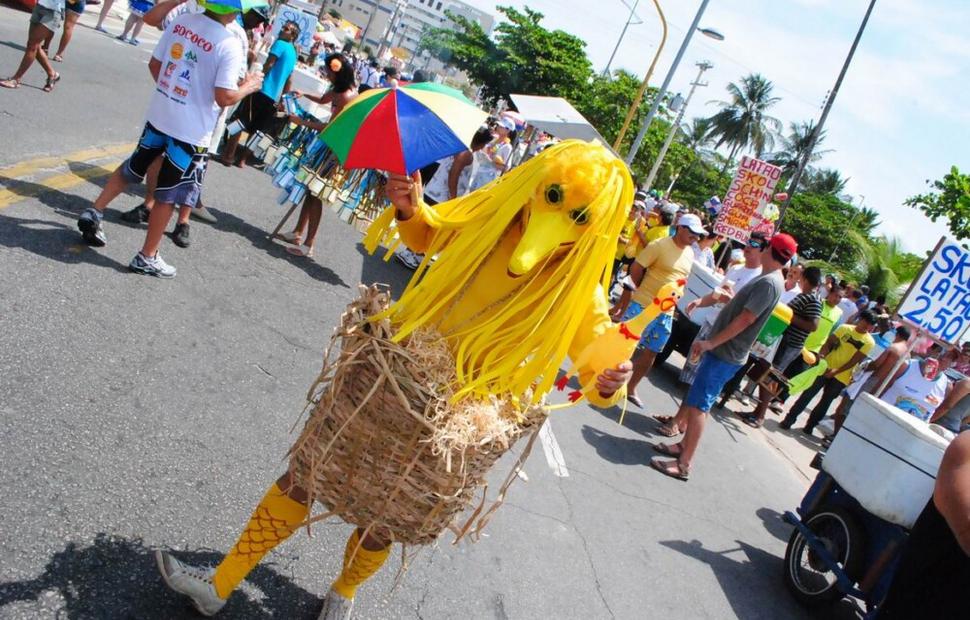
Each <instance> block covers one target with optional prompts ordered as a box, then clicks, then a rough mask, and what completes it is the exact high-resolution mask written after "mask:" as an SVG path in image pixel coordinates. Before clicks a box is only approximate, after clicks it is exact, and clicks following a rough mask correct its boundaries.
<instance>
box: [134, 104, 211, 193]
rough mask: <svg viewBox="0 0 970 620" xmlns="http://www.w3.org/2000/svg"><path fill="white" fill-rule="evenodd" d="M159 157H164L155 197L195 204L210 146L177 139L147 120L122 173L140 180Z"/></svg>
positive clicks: (203, 177)
mask: <svg viewBox="0 0 970 620" xmlns="http://www.w3.org/2000/svg"><path fill="white" fill-rule="evenodd" d="M159 157H161V158H162V167H161V169H160V170H159V171H158V187H156V188H155V200H157V201H158V202H162V203H168V204H175V205H179V206H181V207H194V206H195V205H196V203H198V201H199V196H200V195H201V194H202V181H203V180H204V179H205V169H206V164H207V162H208V161H209V149H208V148H206V147H204V146H194V145H192V144H189V143H187V142H182V141H181V140H176V139H175V138H173V137H172V136H169V135H167V134H164V133H162V132H160V131H159V130H157V129H155V128H154V127H152V124H151V123H145V130H144V131H142V133H141V138H139V139H138V147H137V148H136V149H135V152H134V153H132V154H131V156H130V157H129V158H128V159H127V161H125V163H124V165H123V166H122V168H121V170H122V173H123V174H124V175H125V178H126V179H127V180H128V181H129V182H131V183H141V182H142V181H144V180H145V175H146V174H147V173H148V167H149V166H151V165H152V162H154V161H155V160H156V159H158V158H159Z"/></svg>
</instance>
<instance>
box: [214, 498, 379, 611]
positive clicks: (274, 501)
mask: <svg viewBox="0 0 970 620" xmlns="http://www.w3.org/2000/svg"><path fill="white" fill-rule="evenodd" d="M308 515H309V510H308V508H307V507H306V505H305V504H303V503H301V502H298V501H296V500H294V499H293V498H291V497H290V496H289V495H287V494H286V493H284V492H283V490H282V489H280V488H279V486H277V485H276V484H274V485H273V486H271V487H270V488H269V491H267V492H266V495H264V496H263V499H262V500H261V501H260V502H259V505H258V506H256V510H254V511H253V516H252V517H250V518H249V523H248V524H247V525H246V529H245V530H244V531H243V533H242V534H241V535H240V536H239V540H238V541H236V544H235V546H233V548H232V551H230V552H229V554H228V555H226V557H225V558H224V559H223V560H222V563H221V564H219V567H218V568H216V573H215V575H214V576H213V584H214V585H215V588H216V593H217V594H218V595H219V596H220V597H221V598H228V597H229V595H230V594H231V593H232V591H233V590H235V589H236V586H238V585H239V582H241V581H242V580H243V579H245V578H246V575H248V574H249V571H251V570H253V568H254V567H255V566H256V565H257V564H259V561H260V560H262V559H263V556H264V555H266V553H267V552H268V551H269V550H270V549H272V548H273V547H275V546H276V545H278V544H280V543H281V542H283V541H284V540H286V539H287V538H289V537H290V535H291V534H293V531H294V530H295V529H296V528H297V526H299V525H300V524H301V523H303V522H304V521H306V519H307V516H308ZM359 542H360V536H359V534H358V532H357V530H354V533H353V534H351V536H350V539H349V540H348V541H347V548H346V550H345V551H344V567H343V571H342V572H341V573H340V577H339V578H338V579H337V581H335V582H334V584H333V589H334V590H335V591H336V592H337V593H338V594H340V595H341V596H343V597H344V598H353V597H354V594H355V593H356V591H357V586H359V585H360V584H362V583H363V582H364V581H366V580H367V579H368V578H369V577H370V576H371V575H373V574H374V573H376V572H377V570H378V569H379V568H380V567H381V565H383V564H384V561H385V560H386V559H387V556H388V555H389V554H390V549H391V548H390V545H388V546H387V547H385V548H384V549H381V550H379V551H370V550H367V549H365V548H364V547H363V546H362V545H359ZM358 547H359V548H358ZM355 549H356V550H357V553H356V554H354V550H355ZM351 556H353V557H351Z"/></svg>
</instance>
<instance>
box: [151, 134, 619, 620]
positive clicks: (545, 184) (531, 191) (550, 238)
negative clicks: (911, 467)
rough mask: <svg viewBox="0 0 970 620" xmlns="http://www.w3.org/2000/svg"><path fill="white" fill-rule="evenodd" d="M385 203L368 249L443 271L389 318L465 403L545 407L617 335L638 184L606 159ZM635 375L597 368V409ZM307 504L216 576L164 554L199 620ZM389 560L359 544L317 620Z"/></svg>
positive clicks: (569, 162)
mask: <svg viewBox="0 0 970 620" xmlns="http://www.w3.org/2000/svg"><path fill="white" fill-rule="evenodd" d="M386 192H387V197H388V199H389V200H390V201H391V203H392V204H393V207H390V208H388V209H387V211H386V212H385V213H384V214H383V215H382V216H381V217H380V218H379V219H378V220H377V221H376V222H375V223H374V225H373V226H372V228H371V230H370V231H369V232H368V238H367V239H366V240H365V242H366V243H367V244H368V246H369V247H370V249H371V250H372V251H373V250H374V249H375V248H376V246H377V243H378V242H380V241H387V240H389V238H390V236H391V235H393V234H394V231H393V230H392V229H393V228H396V231H397V234H399V235H400V237H401V239H402V240H403V241H404V242H405V243H406V244H407V245H408V246H409V247H410V248H411V249H412V250H414V251H415V252H419V253H423V254H425V255H426V256H428V257H430V256H434V255H436V254H437V255H438V260H437V261H435V262H431V261H430V260H429V259H425V261H424V262H423V263H422V265H421V267H420V268H419V269H418V271H417V273H416V275H415V277H414V278H413V279H412V281H411V283H410V284H409V285H408V287H407V289H406V290H405V292H404V294H403V295H402V296H401V299H400V300H398V301H397V302H396V303H395V304H394V305H392V306H391V307H390V308H389V310H388V311H387V316H388V317H389V318H390V319H391V321H392V322H393V324H394V325H395V326H397V328H398V330H399V331H398V337H400V338H404V337H406V336H407V335H408V334H409V333H412V332H413V331H414V330H415V329H418V328H420V327H423V326H428V327H434V328H435V329H436V330H437V331H438V333H440V334H441V335H442V337H443V338H445V339H446V341H447V343H448V345H449V347H450V349H451V351H452V352H453V354H454V357H455V361H456V365H457V376H458V380H459V382H460V384H461V385H460V386H459V387H460V389H461V390H462V392H464V393H465V394H466V395H472V396H482V397H488V395H489V394H515V395H523V394H531V395H532V396H531V398H532V399H533V400H534V401H538V400H539V399H541V398H542V396H543V395H544V394H546V393H547V392H548V391H549V390H550V389H551V388H552V387H553V384H554V382H555V380H556V374H557V371H558V369H559V367H560V366H561V364H562V363H563V361H564V360H565V358H566V356H567V355H568V356H569V357H570V358H571V359H573V360H575V359H577V358H578V357H579V354H580V352H581V351H583V350H584V349H585V348H586V347H587V346H588V345H589V344H590V343H591V342H593V340H595V339H597V338H598V337H599V336H601V335H603V334H605V333H606V332H608V331H611V330H612V331H616V330H618V329H619V328H618V327H617V326H615V325H614V324H613V323H612V321H611V320H610V317H609V313H608V311H609V307H608V303H607V298H606V292H605V286H606V285H607V284H608V279H609V276H610V273H609V268H610V265H611V263H612V260H613V257H614V254H615V252H616V243H617V238H618V236H619V233H620V230H621V228H622V227H623V223H624V222H625V221H626V219H627V210H628V208H629V205H630V203H631V202H632V199H633V184H632V181H631V179H630V175H629V172H628V171H627V168H626V166H625V165H624V164H623V163H622V162H621V161H620V160H618V159H617V158H616V157H615V156H614V155H613V154H612V153H610V152H609V151H608V150H606V149H605V148H603V147H601V146H598V145H595V144H591V143H584V142H580V141H576V140H569V141H564V142H562V143H560V144H558V145H556V146H553V147H551V148H549V149H546V150H545V151H543V153H541V154H540V155H538V156H536V157H535V158H533V159H532V160H530V161H529V162H527V163H525V164H523V165H521V166H519V167H517V168H515V169H513V170H512V171H510V172H509V173H507V174H505V175H503V176H502V177H500V178H499V179H497V180H496V181H494V182H492V183H490V184H489V185H487V186H485V187H483V188H482V189H480V190H478V191H476V192H474V193H472V194H469V195H467V196H464V197H462V198H459V199H456V200H452V201H449V202H445V203H442V204H439V205H436V206H435V207H430V206H428V205H426V204H424V203H423V202H422V201H421V200H420V198H419V199H418V201H417V203H415V202H414V201H413V198H412V197H420V195H421V188H420V177H418V176H417V175H416V174H415V175H414V176H413V177H412V178H408V177H404V176H394V175H392V176H391V178H390V179H389V181H388V184H387V189H386ZM392 224H396V226H392ZM631 368H632V367H631V365H630V362H629V361H628V360H627V359H626V358H625V356H624V354H623V351H620V352H619V353H618V357H617V359H616V363H615V364H614V365H613V366H612V367H609V368H606V369H604V370H603V371H602V372H601V373H600V374H599V375H598V376H596V375H595V373H594V372H592V371H591V369H590V368H588V367H583V366H580V367H578V368H577V371H578V375H579V379H580V382H581V383H582V384H583V385H584V386H586V387H587V389H586V391H585V393H586V395H587V397H588V398H589V399H590V401H591V402H592V403H593V404H595V405H600V406H609V405H612V404H615V403H616V402H617V401H618V400H619V399H620V398H622V397H623V395H624V394H625V391H624V390H623V389H622V388H623V387H624V386H625V384H626V382H627V380H628V379H629V377H630V372H631ZM593 385H595V389H589V387H591V386H593ZM308 503H309V502H308V500H307V493H306V491H305V490H304V489H302V488H300V487H299V486H298V485H297V484H296V483H295V482H294V479H293V478H292V477H291V473H290V472H287V473H286V474H284V475H283V476H281V477H280V478H279V479H278V480H277V481H276V483H275V484H273V485H272V486H271V487H270V488H269V490H268V491H267V493H266V495H265V496H264V497H263V499H262V500H261V501H260V503H259V505H258V506H257V507H256V509H255V510H254V512H253V515H252V517H251V519H250V521H249V523H248V525H247V526H246V529H245V531H244V532H243V533H242V534H241V536H240V537H239V539H238V541H237V542H236V544H235V546H234V547H233V548H232V550H231V551H230V552H229V554H228V555H226V557H225V559H224V560H223V561H222V562H221V563H220V564H219V566H218V567H215V568H200V567H194V566H190V565H188V564H185V563H182V562H180V561H178V560H177V559H175V558H174V557H172V556H171V555H170V554H168V553H166V552H162V551H158V552H156V560H157V563H158V567H159V570H160V572H161V574H162V576H163V578H164V580H165V582H166V584H167V585H168V586H169V587H170V588H172V589H173V590H175V591H177V592H180V593H182V594H184V595H186V596H188V597H190V598H191V600H192V602H193V604H194V605H195V607H196V609H198V611H200V612H201V613H203V614H205V615H213V614H215V613H216V612H218V611H219V610H220V609H221V608H222V606H223V605H224V604H225V602H226V600H227V598H228V597H229V595H230V594H231V593H232V591H233V590H234V589H235V588H236V587H237V586H238V585H239V583H240V582H241V581H242V580H243V579H244V578H245V577H246V575H247V574H248V573H249V571H251V570H252V569H253V568H254V567H255V566H256V564H257V563H258V562H259V561H260V560H261V559H262V557H263V556H264V555H265V554H266V553H267V552H268V551H269V550H270V549H272V548H273V547H275V546H276V545H277V544H279V543H280V542H282V541H283V540H285V539H286V538H287V537H289V536H290V535H291V534H292V533H293V531H294V530H295V529H296V528H297V527H299V526H300V525H301V524H303V523H305V522H306V521H307V519H308V516H309V506H308ZM355 525H358V526H359V528H360V527H361V526H362V524H359V523H358V524H355ZM361 538H363V540H361ZM389 552H390V544H389V541H387V540H382V539H380V538H379V537H378V536H375V535H374V534H372V533H370V532H367V533H365V532H364V530H363V529H357V530H355V531H354V533H353V534H352V535H351V537H350V539H349V540H348V541H347V551H346V553H345V556H344V566H343V570H342V572H341V573H340V576H339V577H338V578H337V580H336V581H335V582H334V583H333V585H332V586H331V588H330V591H329V592H328V593H327V596H326V598H325V599H324V605H323V611H322V612H321V615H320V618H321V619H326V620H347V619H349V617H350V610H351V606H352V603H353V598H354V595H355V593H356V590H357V587H358V586H359V585H360V584H361V583H363V582H364V581H365V580H366V579H368V578H369V577H370V576H371V575H373V574H374V573H375V572H376V571H377V570H378V569H379V568H380V567H381V565H382V564H383V563H384V561H385V560H386V559H387V557H388V554H389Z"/></svg>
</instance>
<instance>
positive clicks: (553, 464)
mask: <svg viewBox="0 0 970 620" xmlns="http://www.w3.org/2000/svg"><path fill="white" fill-rule="evenodd" d="M539 441H541V442H542V451H543V452H544V453H545V455H546V462H547V463H549V467H550V468H551V469H552V473H554V474H556V475H557V476H559V477H560V478H568V477H569V470H568V469H566V460H565V459H564V458H563V456H562V450H560V449H559V442H558V441H556V436H555V435H554V434H553V433H552V422H551V421H549V420H546V423H545V424H543V425H542V428H541V429H539Z"/></svg>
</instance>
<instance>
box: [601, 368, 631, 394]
mask: <svg viewBox="0 0 970 620" xmlns="http://www.w3.org/2000/svg"><path fill="white" fill-rule="evenodd" d="M632 376H633V362H631V361H630V360H626V361H624V362H622V363H621V364H620V365H619V366H617V367H616V368H607V369H606V370H604V371H603V373H602V374H601V375H600V376H598V377H596V390H597V391H598V392H599V393H600V396H602V397H603V398H609V397H610V396H613V394H615V393H616V391H617V390H618V389H620V388H621V387H623V386H624V385H626V382H627V381H629V380H630V377H632Z"/></svg>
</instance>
